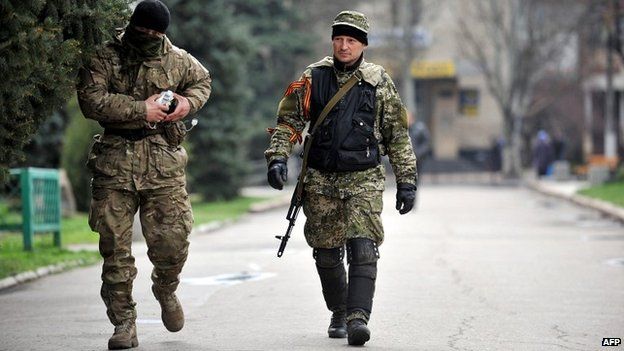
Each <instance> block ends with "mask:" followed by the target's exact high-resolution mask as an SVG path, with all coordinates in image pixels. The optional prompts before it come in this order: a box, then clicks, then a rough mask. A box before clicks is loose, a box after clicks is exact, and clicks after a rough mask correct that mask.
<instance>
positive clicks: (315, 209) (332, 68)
mask: <svg viewBox="0 0 624 351" xmlns="http://www.w3.org/2000/svg"><path fill="white" fill-rule="evenodd" d="M368 29H369V25H368V20H367V18H366V17H365V16H364V15H363V14H361V13H359V12H355V11H343V12H341V13H339V14H338V16H337V17H336V18H335V20H334V23H333V25H332V43H333V53H334V56H333V57H326V58H324V59H323V60H321V61H319V62H317V63H314V64H312V65H310V66H309V67H308V68H307V69H306V70H305V71H304V73H303V75H302V77H301V79H300V80H298V81H296V82H294V83H292V84H291V85H290V86H289V87H288V89H287V90H286V93H285V94H284V97H283V98H282V100H281V102H280V104H279V107H278V112H277V115H278V116H277V126H276V127H275V128H274V129H272V130H271V132H272V136H271V142H270V146H269V148H268V149H267V150H266V152H265V155H266V158H267V161H268V174H267V176H268V181H269V184H270V185H271V186H272V187H273V188H276V189H282V187H283V184H284V182H285V181H286V175H287V167H286V160H287V158H288V156H289V155H290V153H291V150H292V145H293V143H295V142H297V141H300V140H301V133H302V131H303V130H304V128H305V126H306V124H307V123H308V122H310V125H314V123H315V121H316V119H317V118H318V116H319V114H320V112H321V110H322V109H323V107H324V106H325V105H326V104H327V103H328V101H329V100H330V99H331V97H332V96H333V95H334V94H335V93H336V92H337V91H338V89H339V87H341V86H342V85H343V84H345V83H346V82H347V80H348V79H349V78H350V77H351V76H353V75H356V76H357V78H358V80H359V82H358V83H357V84H356V85H355V86H354V87H353V88H351V90H349V92H348V93H347V94H346V95H345V96H344V97H343V98H342V99H341V100H340V101H339V102H338V103H337V104H336V106H335V107H334V108H333V109H332V110H331V112H330V113H329V114H328V116H327V118H326V119H325V120H324V121H323V122H322V123H321V125H320V126H319V128H318V129H317V131H316V132H315V135H314V139H313V143H312V145H311V148H310V153H309V156H308V166H309V169H308V172H307V174H306V177H305V181H304V184H305V188H304V189H305V200H304V203H303V210H304V213H305V215H306V217H307V220H306V223H305V228H304V232H305V237H306V240H307V242H308V244H309V245H310V246H311V247H312V248H313V256H314V259H315V260H316V267H317V270H318V274H319V276H320V280H321V285H322V289H323V296H324V298H325V302H326V304H327V308H328V309H329V310H331V311H332V318H331V322H330V326H329V329H328V334H329V337H333V338H344V337H348V342H349V344H350V345H363V344H364V343H365V342H366V341H368V340H369V339H370V331H369V330H368V328H367V326H366V325H367V323H368V320H369V317H370V313H371V307H372V299H373V293H374V289H375V279H376V276H377V259H378V258H379V252H378V246H379V245H380V244H381V243H382V241H383V236H384V233H383V227H382V224H381V210H382V192H383V190H384V178H385V171H384V167H383V165H382V164H381V162H380V157H381V155H384V154H385V155H388V156H389V159H390V163H391V164H392V167H393V169H394V173H395V175H396V181H397V196H396V198H397V202H396V208H397V210H399V212H400V213H401V214H404V213H407V212H408V211H410V210H411V208H412V206H413V203H414V196H415V191H416V186H415V184H416V162H415V161H416V160H415V156H414V152H413V151H412V146H411V143H410V140H409V136H408V134H407V117H406V116H407V114H406V110H405V107H404V106H403V104H402V102H401V99H400V97H399V94H398V93H397V90H396V88H395V86H394V83H393V82H392V80H391V79H390V76H389V75H388V74H387V73H386V72H385V71H384V69H383V68H382V67H381V66H379V65H375V64H372V63H369V62H366V61H365V60H364V59H363V52H364V49H365V48H366V45H367V44H368V39H367V33H368ZM345 246H346V250H347V262H348V264H349V277H348V284H347V274H346V271H345V267H344V263H343V258H344V248H345Z"/></svg>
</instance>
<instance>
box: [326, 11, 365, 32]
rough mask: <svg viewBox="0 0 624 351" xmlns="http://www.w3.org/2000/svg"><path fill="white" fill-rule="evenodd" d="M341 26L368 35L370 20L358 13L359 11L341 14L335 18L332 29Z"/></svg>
mask: <svg viewBox="0 0 624 351" xmlns="http://www.w3.org/2000/svg"><path fill="white" fill-rule="evenodd" d="M339 25H345V26H350V27H354V28H356V29H359V30H361V31H362V32H364V33H367V34H368V28H369V25H368V18H366V16H365V15H364V14H363V13H361V12H357V11H342V12H340V13H339V14H338V15H337V16H336V18H334V23H333V24H332V27H334V26H339Z"/></svg>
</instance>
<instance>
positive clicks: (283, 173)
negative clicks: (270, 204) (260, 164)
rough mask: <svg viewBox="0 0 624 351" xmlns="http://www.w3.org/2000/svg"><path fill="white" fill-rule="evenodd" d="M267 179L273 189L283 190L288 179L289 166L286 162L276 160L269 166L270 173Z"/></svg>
mask: <svg viewBox="0 0 624 351" xmlns="http://www.w3.org/2000/svg"><path fill="white" fill-rule="evenodd" d="M267 179H268V181H269V185H271V187H272V188H273V189H277V190H282V189H283V188H284V182H285V181H286V180H287V179H288V166H286V161H284V160H274V161H271V163H270V164H269V171H268V172H267Z"/></svg>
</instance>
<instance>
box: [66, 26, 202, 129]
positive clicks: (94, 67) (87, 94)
mask: <svg viewBox="0 0 624 351" xmlns="http://www.w3.org/2000/svg"><path fill="white" fill-rule="evenodd" d="M123 53H124V48H123V44H122V42H121V35H120V36H119V37H117V38H116V39H115V40H114V41H112V42H110V43H108V44H107V45H105V46H104V47H103V48H102V49H101V50H100V51H98V52H97V53H96V55H95V57H94V58H93V59H92V60H91V62H90V64H89V65H88V67H86V68H84V69H81V70H80V77H79V78H80V79H79V81H78V85H77V90H78V102H79V103H80V108H81V109H82V112H83V114H84V115H85V117H87V118H90V119H94V120H96V121H98V122H99V123H100V125H102V127H105V128H106V127H111V128H120V129H136V128H143V127H145V126H146V125H147V122H146V121H145V113H146V110H145V102H144V100H145V99H147V98H148V97H150V96H151V95H154V94H160V93H161V92H162V91H165V90H171V91H173V92H176V93H178V94H180V95H182V96H185V97H186V98H187V99H188V100H189V104H190V105H191V111H190V112H189V115H191V114H193V113H195V112H197V111H198V110H199V109H200V108H201V107H202V106H203V105H204V103H205V102H206V101H207V100H208V97H209V96H210V92H211V87H210V82H211V79H210V74H209V73H208V71H207V70H206V69H205V68H204V67H203V66H202V65H201V64H200V63H199V62H198V61H197V60H196V59H195V58H194V57H193V56H191V55H190V54H189V53H187V52H186V51H184V50H182V49H180V48H177V47H175V46H173V45H172V44H171V42H170V41H169V39H168V38H167V37H165V38H164V45H163V48H162V56H161V57H158V58H155V59H149V60H146V61H143V62H141V63H138V64H128V63H126V62H124V56H123V55H124V54H123ZM136 65H138V67H135V66H136ZM137 69H138V71H137ZM135 72H136V73H135Z"/></svg>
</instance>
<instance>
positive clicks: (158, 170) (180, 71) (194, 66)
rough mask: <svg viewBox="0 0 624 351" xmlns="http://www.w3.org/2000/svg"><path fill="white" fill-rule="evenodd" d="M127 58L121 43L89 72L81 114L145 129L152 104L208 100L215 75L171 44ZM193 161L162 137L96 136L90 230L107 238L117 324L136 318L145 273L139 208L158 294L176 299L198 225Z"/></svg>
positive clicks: (105, 275)
mask: <svg viewBox="0 0 624 351" xmlns="http://www.w3.org/2000/svg"><path fill="white" fill-rule="evenodd" d="M123 52H124V51H123V44H122V42H121V38H120V37H119V38H117V39H116V40H115V41H113V42H111V43H108V44H107V45H105V46H104V48H103V49H102V50H100V51H99V52H98V53H97V54H96V55H95V57H94V58H93V59H92V60H91V62H90V64H89V65H88V67H86V68H85V69H83V70H81V74H80V80H79V82H78V85H77V90H78V99H79V102H80V107H81V109H82V112H83V114H84V115H85V117H87V118H90V119H94V120H96V121H98V122H99V123H100V125H102V126H103V127H105V128H116V129H139V128H145V127H146V120H145V117H146V109H145V102H144V100H145V99H147V98H148V97H149V96H151V95H153V94H157V93H160V92H161V91H163V90H172V91H174V92H177V93H179V94H180V95H183V96H185V97H187V98H188V100H189V103H190V106H191V111H190V113H194V112H196V111H197V110H199V109H200V108H201V107H202V106H203V105H204V103H205V102H206V100H207V99H208V97H209V95H210V91H211V88H210V82H211V80H210V76H209V74H208V71H207V70H206V69H205V68H204V67H203V66H202V65H201V64H200V63H199V62H198V61H197V60H196V59H194V58H193V57H192V56H191V55H190V54H188V53H186V52H185V51H184V50H181V49H178V48H176V47H175V46H173V45H172V44H171V42H169V40H168V39H167V38H166V37H165V38H164V44H163V47H162V54H161V56H160V57H156V58H150V59H148V60H145V61H142V62H141V61H139V62H138V63H134V62H132V63H131V62H126V60H124V56H123ZM129 65H135V66H136V65H138V66H136V67H132V68H129V67H128V66H129ZM187 161H188V155H187V153H186V150H185V149H184V148H183V147H181V146H176V145H170V144H168V143H167V141H166V140H165V138H164V137H163V135H161V134H154V135H150V136H147V137H146V138H144V139H141V140H138V141H129V140H127V139H125V138H123V137H120V136H116V135H108V134H104V135H96V136H95V137H94V141H93V144H92V146H91V150H90V152H89V156H88V161H87V167H88V168H89V169H90V170H91V172H92V174H93V179H92V182H91V188H92V194H93V200H92V202H91V208H90V213H89V224H90V226H91V229H92V230H93V231H96V232H98V233H99V234H100V254H101V255H102V257H103V258H104V264H103V267H102V290H101V295H102V299H103V300H104V303H105V304H106V307H107V314H108V316H109V319H110V321H111V323H113V324H114V325H120V324H121V323H123V322H124V321H127V320H132V321H134V320H135V319H136V312H135V309H134V306H135V303H134V301H133V300H132V282H133V280H134V279H135V277H136V273H137V271H136V268H135V266H134V257H133V256H132V252H131V243H132V223H133V219H134V214H135V213H136V212H137V210H138V209H139V207H140V219H141V225H142V230H143V235H144V236H145V239H146V243H147V246H148V256H149V258H150V260H151V261H152V263H153V265H154V270H153V272H152V281H153V283H154V288H155V289H157V290H159V291H163V292H173V291H175V289H176V287H177V285H178V283H179V278H178V276H179V274H180V271H181V270H182V266H183V265H184V262H185V260H186V257H187V253H188V240H187V237H188V235H189V233H190V232H191V229H192V226H193V215H192V211H191V204H190V201H189V198H188V194H187V193H186V190H185V186H186V178H185V170H184V168H185V166H186V164H187Z"/></svg>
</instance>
